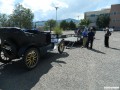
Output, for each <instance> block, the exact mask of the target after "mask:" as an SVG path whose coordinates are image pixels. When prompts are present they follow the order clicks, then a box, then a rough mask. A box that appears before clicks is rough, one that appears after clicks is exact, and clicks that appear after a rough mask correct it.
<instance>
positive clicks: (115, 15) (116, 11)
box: [84, 4, 120, 30]
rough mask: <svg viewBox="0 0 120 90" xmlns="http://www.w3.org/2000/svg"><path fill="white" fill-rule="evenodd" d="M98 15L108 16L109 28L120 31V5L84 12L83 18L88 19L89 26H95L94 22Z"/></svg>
mask: <svg viewBox="0 0 120 90" xmlns="http://www.w3.org/2000/svg"><path fill="white" fill-rule="evenodd" d="M99 15H109V16H110V24H109V27H114V29H115V30H120V4H115V5H111V8H110V9H102V10H99V11H91V12H85V13H84V18H85V19H89V20H90V21H91V23H90V25H89V26H96V20H97V18H98V16H99Z"/></svg>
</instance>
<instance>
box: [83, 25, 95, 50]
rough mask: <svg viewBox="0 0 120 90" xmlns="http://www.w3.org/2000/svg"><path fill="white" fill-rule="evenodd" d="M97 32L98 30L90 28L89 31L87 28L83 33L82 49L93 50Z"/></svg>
mask: <svg viewBox="0 0 120 90" xmlns="http://www.w3.org/2000/svg"><path fill="white" fill-rule="evenodd" d="M95 31H96V30H95V28H93V27H90V28H89V29H88V28H85V29H84V30H83V32H82V39H83V45H82V48H83V47H87V48H90V49H92V46H93V41H94V36H95Z"/></svg>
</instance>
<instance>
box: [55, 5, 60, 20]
mask: <svg viewBox="0 0 120 90" xmlns="http://www.w3.org/2000/svg"><path fill="white" fill-rule="evenodd" d="M58 8H59V7H55V9H56V22H57V9H58Z"/></svg>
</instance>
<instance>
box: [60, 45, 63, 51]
mask: <svg viewBox="0 0 120 90" xmlns="http://www.w3.org/2000/svg"><path fill="white" fill-rule="evenodd" d="M63 50H64V44H63V43H61V44H60V51H63Z"/></svg>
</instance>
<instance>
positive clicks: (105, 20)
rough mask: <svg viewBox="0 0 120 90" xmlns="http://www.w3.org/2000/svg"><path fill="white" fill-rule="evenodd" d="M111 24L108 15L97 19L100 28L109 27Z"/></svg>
mask: <svg viewBox="0 0 120 90" xmlns="http://www.w3.org/2000/svg"><path fill="white" fill-rule="evenodd" d="M109 23H110V17H109V16H108V15H100V16H98V18H97V21H96V25H97V26H98V27H99V28H105V27H108V26H109Z"/></svg>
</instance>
